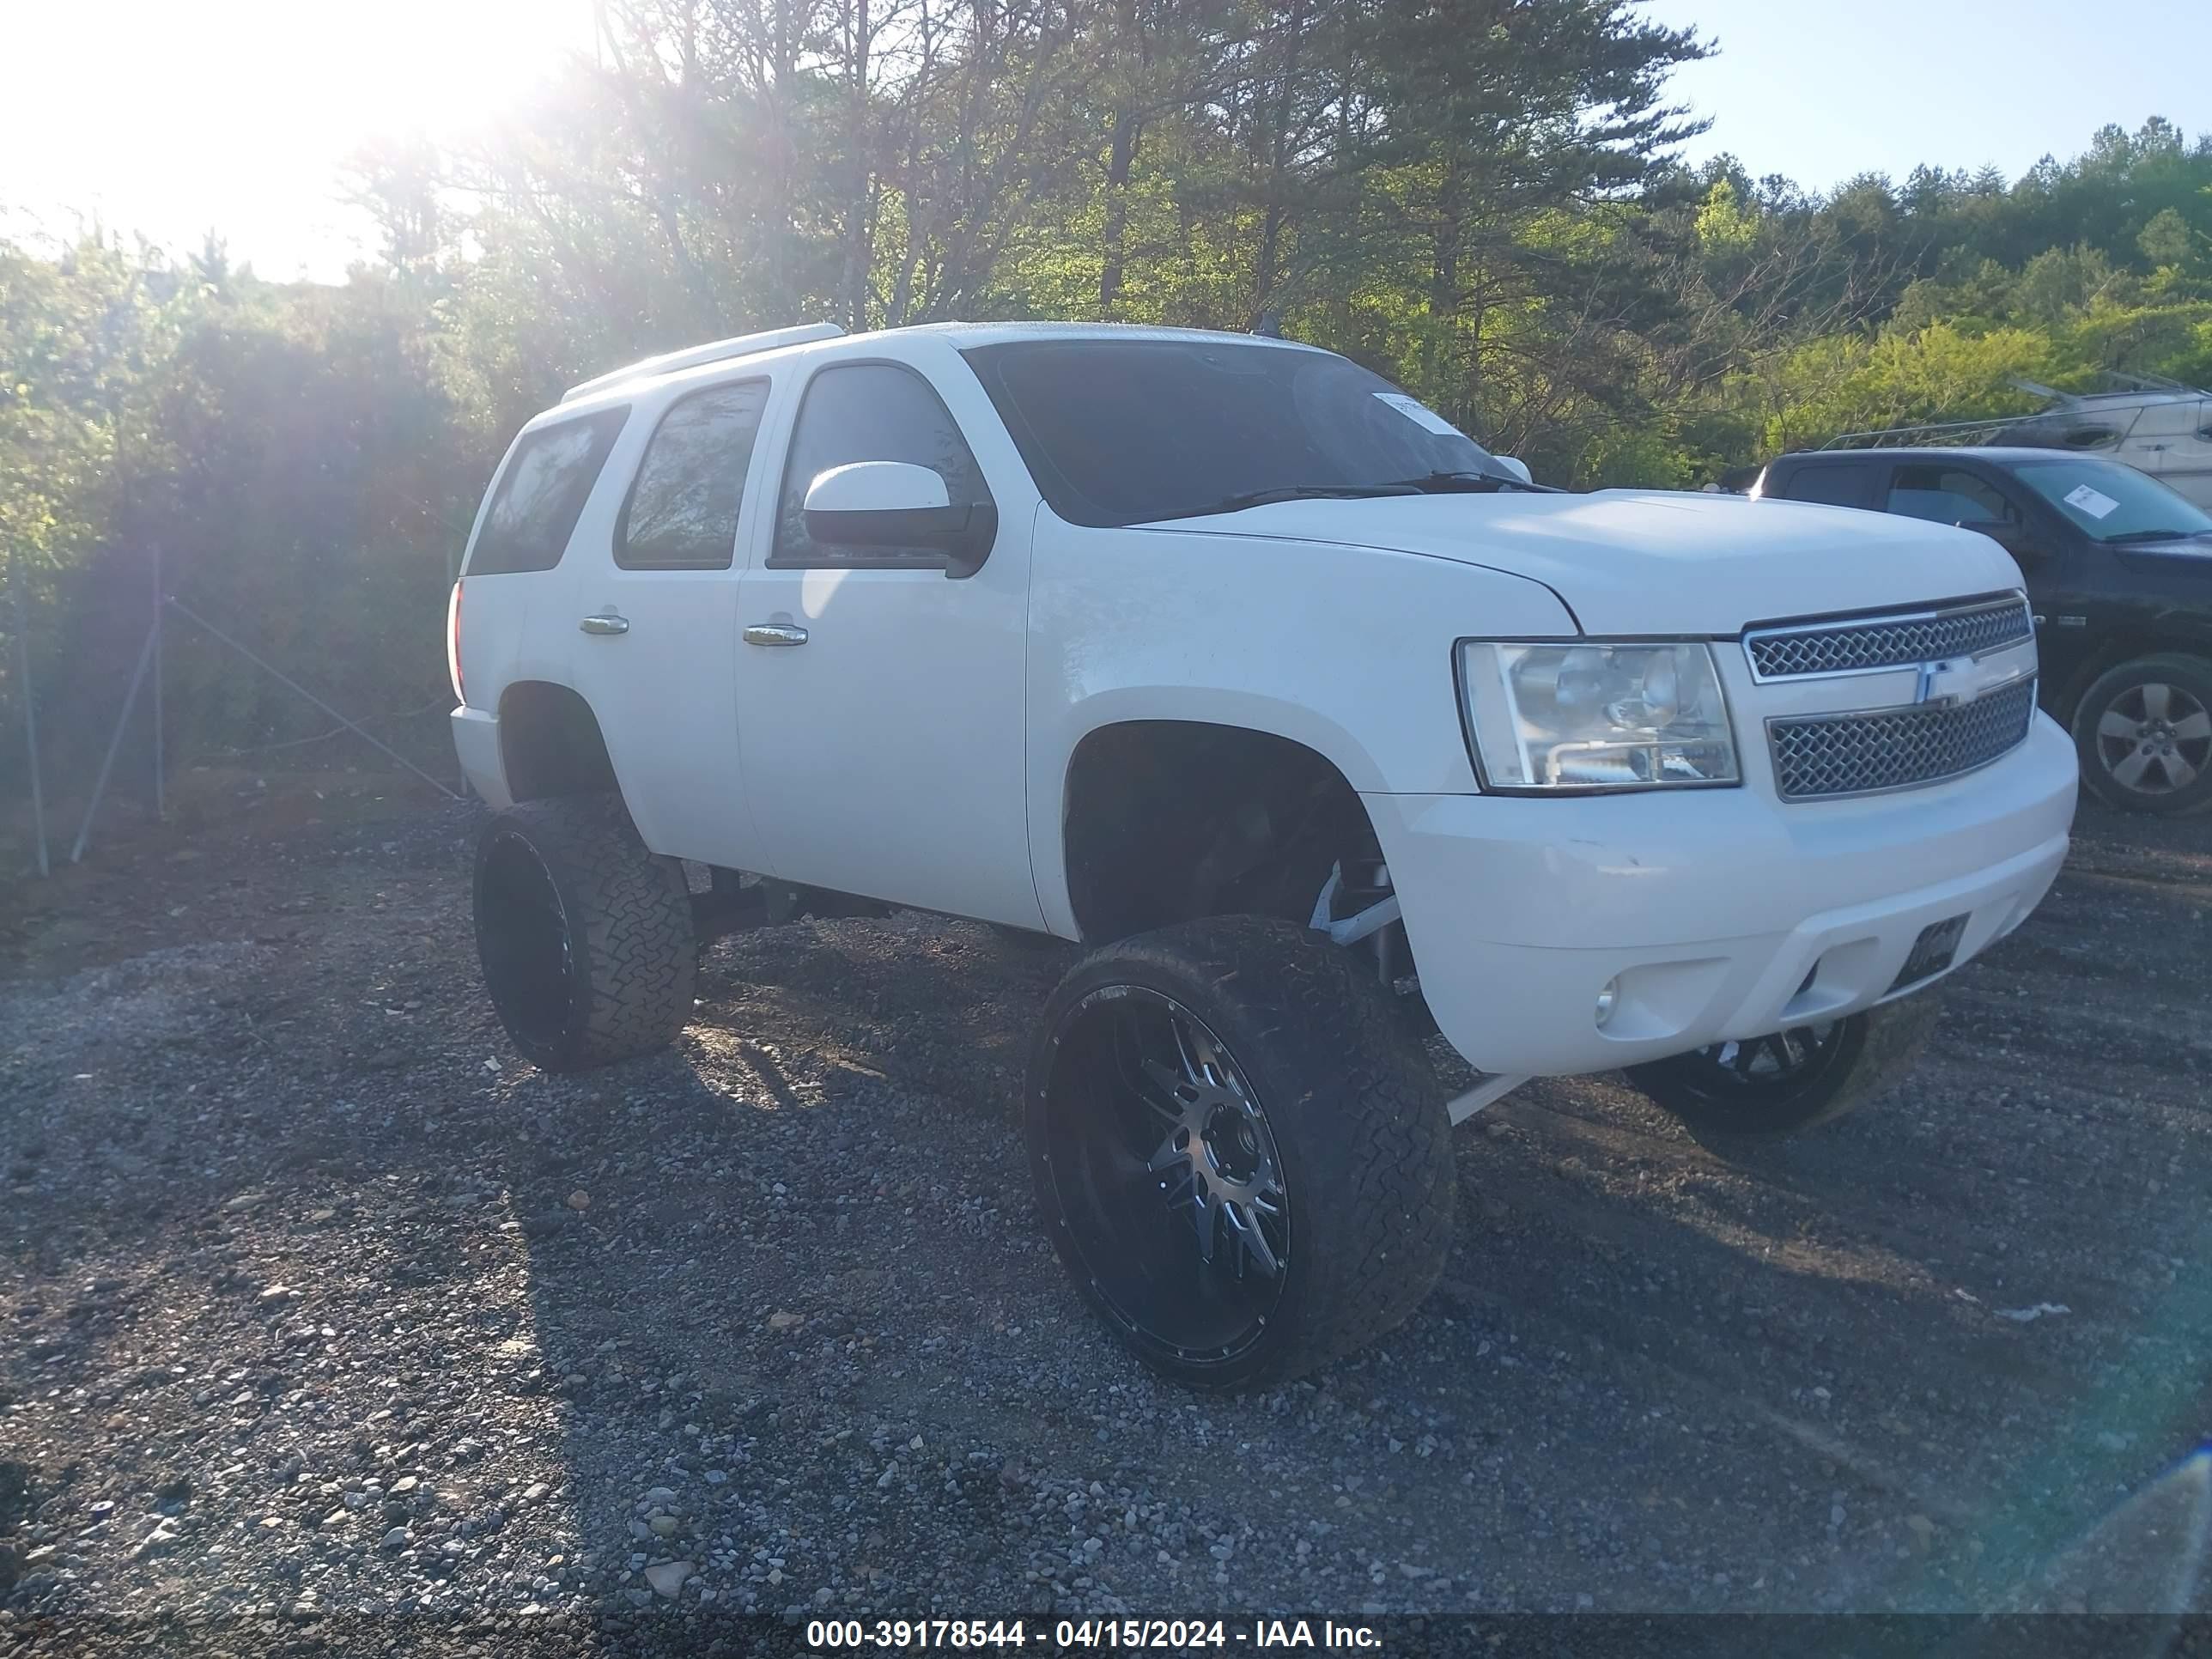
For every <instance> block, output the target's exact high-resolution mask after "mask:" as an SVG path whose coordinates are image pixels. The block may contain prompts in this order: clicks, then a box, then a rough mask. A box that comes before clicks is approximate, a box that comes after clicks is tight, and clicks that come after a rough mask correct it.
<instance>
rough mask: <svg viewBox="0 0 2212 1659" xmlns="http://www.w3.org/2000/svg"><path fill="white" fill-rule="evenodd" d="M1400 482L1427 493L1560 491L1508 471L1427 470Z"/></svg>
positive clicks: (1545, 493) (1463, 493)
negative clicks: (1528, 481)
mask: <svg viewBox="0 0 2212 1659" xmlns="http://www.w3.org/2000/svg"><path fill="white" fill-rule="evenodd" d="M1398 482H1399V483H1401V484H1405V485H1407V486H1408V487H1409V488H1411V489H1418V490H1419V491H1420V492H1421V493H1422V494H1423V495H1488V494H1489V493H1490V492H1491V491H1492V490H1498V489H1527V490H1533V491H1534V492H1535V493H1536V494H1538V495H1557V494H1558V493H1559V492H1558V491H1557V490H1555V489H1553V488H1552V487H1551V486H1550V485H1549V484H1540V483H1522V481H1521V480H1520V479H1518V478H1516V477H1513V476H1512V475H1511V474H1510V473H1505V472H1425V473H1423V474H1422V475H1421V476H1420V477H1418V478H1401V479H1399V480H1398Z"/></svg>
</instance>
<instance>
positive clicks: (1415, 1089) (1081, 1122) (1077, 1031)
mask: <svg viewBox="0 0 2212 1659" xmlns="http://www.w3.org/2000/svg"><path fill="white" fill-rule="evenodd" d="M1024 1127H1025V1129H1026V1132H1027V1138H1028V1144H1029V1153H1030V1172H1031V1176H1032V1178H1033V1180H1034V1183H1035V1187H1036V1200H1037V1206H1038V1210H1039V1212H1040V1215H1041V1217H1042V1221H1043V1223H1044V1226H1045V1230H1046V1231H1047V1233H1048V1236H1049V1237H1051V1239H1052V1242H1053V1245H1054V1249H1056V1250H1057V1251H1058V1252H1059V1255H1060V1260H1061V1261H1062V1262H1063V1263H1064V1264H1065V1265H1066V1267H1067V1270H1068V1272H1069V1273H1070V1274H1071V1275H1072V1276H1073V1279H1074V1280H1075V1283H1076V1285H1077V1288H1078V1289H1079V1291H1081V1293H1082V1295H1083V1297H1084V1298H1085V1300H1086V1301H1088V1302H1089V1303H1090V1304H1091V1306H1092V1307H1093V1308H1094V1309H1095V1310H1097V1312H1098V1313H1099V1314H1100V1315H1101V1316H1103V1318H1104V1319H1105V1321H1106V1322H1107V1324H1108V1326H1109V1328H1112V1329H1113V1330H1114V1332H1115V1334H1117V1335H1118V1336H1119V1337H1121V1340H1122V1341H1123V1342H1125V1343H1126V1344H1127V1346H1129V1348H1130V1349H1131V1350H1132V1351H1133V1352H1134V1353H1135V1354H1136V1356H1137V1357H1138V1358H1139V1359H1140V1360H1142V1361H1143V1362H1144V1363H1145V1364H1146V1365H1148V1366H1150V1367H1151V1368H1152V1370H1155V1371H1158V1373H1160V1374H1161V1375H1162V1376H1167V1377H1170V1378H1172V1379H1174V1380H1175V1381H1176V1382H1179V1383H1185V1384H1188V1385H1189V1386H1192V1387H1195V1388H1201V1389H1253V1388H1265V1387H1269V1386H1272V1385H1273V1384H1276V1383H1285V1382H1288V1381H1289V1380H1291V1378H1293V1377H1297V1376H1302V1375H1304V1373H1306V1372H1308V1371H1310V1370H1314V1369H1315V1368H1316V1367H1317V1366H1320V1365H1322V1364H1327V1363H1328V1361H1330V1360H1332V1359H1334V1358H1338V1357H1340V1355H1343V1354H1346V1353H1349V1352H1352V1350H1354V1349H1356V1348H1358V1347H1359V1346H1362V1345H1364V1344H1365V1343H1367V1342H1369V1341H1371V1340H1373V1339H1375V1338H1376V1337H1377V1336H1380V1335H1381V1334H1383V1333H1384V1332H1386V1331H1389V1330H1390V1329H1391V1328H1394V1327H1395V1326H1396V1325H1398V1324H1399V1323H1401V1322H1402V1321H1403V1320H1404V1319H1405V1318H1406V1317H1407V1315H1409V1314H1410V1313H1412V1311H1413V1309H1414V1308H1415V1307H1416V1306H1418V1305H1419V1303H1420V1302H1421V1300H1422V1298H1423V1297H1425V1296H1426V1295H1427V1294H1428V1292H1429V1291H1430V1289H1431V1287H1432V1286H1433V1285H1435V1283H1436V1281H1437V1276H1438V1274H1439V1273H1442V1271H1443V1262H1444V1253H1445V1250H1446V1249H1447V1248H1448V1247H1449V1242H1450V1237H1451V1217H1452V1202H1453V1193H1454V1187H1455V1180H1454V1175H1453V1169H1452V1158H1451V1144H1450V1126H1449V1120H1448V1118H1447V1116H1446V1114H1445V1110H1444V1104H1443V1094H1442V1091H1441V1089H1440V1088H1439V1086H1438V1085H1437V1079H1436V1076H1435V1073H1434V1072H1433V1071H1432V1070H1431V1067H1430V1066H1429V1064H1428V1062H1427V1060H1426V1057H1425V1055H1424V1054H1422V1052H1421V1049H1420V1048H1419V1045H1418V1044H1416V1043H1415V1042H1413V1041H1412V1040H1411V1039H1410V1038H1409V1037H1408V1036H1407V1034H1406V1031H1405V1030H1404V1027H1403V1025H1402V1024H1401V1022H1400V1020H1399V1018H1398V1015H1397V1012H1396V1011H1395V1009H1394V1008H1393V1007H1392V1006H1391V1004H1390V999H1389V995H1388V994H1387V993H1386V992H1385V991H1384V990H1383V987H1381V986H1380V985H1378V984H1377V983H1376V981H1374V979H1373V977H1372V975H1369V974H1366V973H1364V972H1363V971H1362V970H1361V968H1360V966H1359V964H1358V963H1356V962H1354V961H1352V959H1351V958H1349V957H1347V956H1346V955H1345V954H1344V953H1343V952H1341V951H1338V950H1336V949H1335V948H1334V946H1333V945H1330V944H1328V941H1327V939H1325V938H1324V937H1322V936H1319V935H1316V933H1313V932H1312V931H1311V930H1310V929H1308V928H1305V927H1300V926H1299V925H1297V923H1294V922H1288V921H1275V920H1271V919H1267V918H1261V917H1254V916H1217V917H1212V918H1208V919H1206V920H1204V921H1193V922H1187V923H1183V924H1181V925H1179V926H1176V927H1166V928H1162V929H1160V930H1159V931H1158V932H1156V933H1145V934H1140V935H1139V936H1138V937H1136V938H1134V939H1127V940H1124V941H1122V942H1121V943H1119V944H1116V945H1108V946H1106V947H1105V948H1104V949H1103V950H1100V951H1094V952H1093V953H1092V954H1091V955H1090V956H1088V957H1085V959H1084V960H1083V961H1082V962H1080V963H1078V964H1077V965H1076V967H1075V969H1073V971H1072V972H1071V973H1069V975H1067V977H1066V979H1065V980H1063V981H1061V983H1060V987H1059V989H1058V990H1056V991H1055V992H1054V994H1053V995H1052V998H1051V1000H1050V1001H1049V1002H1048V1004H1047V1006H1046V1008H1045V1012H1044V1018H1043V1020H1042V1024H1040V1026H1039V1029H1038V1033H1037V1037H1036V1043H1035V1045H1034V1048H1033V1049H1032V1052H1031V1055H1030V1063H1029V1067H1028V1074H1027V1079H1026V1086H1025V1090H1024Z"/></svg>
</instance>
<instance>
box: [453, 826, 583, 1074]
mask: <svg viewBox="0 0 2212 1659" xmlns="http://www.w3.org/2000/svg"><path fill="white" fill-rule="evenodd" d="M477 948H478V950H479V951H480V953H481V954H482V956H483V969H484V982H485V984H486V986H487V987H489V990H490V992H491V1000H492V1006H493V1007H494V1008H495V1009H497V1010H498V1012H499V1017H500V1018H501V1021H502V1022H503V1023H504V1024H506V1026H507V1030H509V1031H510V1032H512V1033H513V1035H514V1036H516V1037H517V1038H518V1039H519V1040H520V1041H522V1042H535V1043H540V1044H544V1045H549V1046H550V1045H551V1044H553V1043H556V1042H559V1041H560V1039H561V1037H562V1035H563V1034H564V1033H565V1032H566V1031H567V1030H568V1021H569V1011H570V1009H571V1007H572V1006H573V1003H574V978H575V951H574V947H573V946H572V945H571V944H570V941H569V938H568V912H567V911H566V910H565V909H563V908H562V903H561V893H560V890H559V889H558V888H556V886H555V885H554V884H553V877H552V873H551V872H550V871H548V870H547V869H546V867H545V861H544V860H543V859H541V858H539V857H538V850H537V848H533V847H532V846H531V844H530V843H529V842H527V841H526V840H524V839H523V838H522V837H521V836H517V835H513V834H497V835H495V836H493V838H492V841H491V844H490V845H489V847H487V848H485V849H484V854H483V860H482V863H481V864H480V865H479V866H478V869H477Z"/></svg>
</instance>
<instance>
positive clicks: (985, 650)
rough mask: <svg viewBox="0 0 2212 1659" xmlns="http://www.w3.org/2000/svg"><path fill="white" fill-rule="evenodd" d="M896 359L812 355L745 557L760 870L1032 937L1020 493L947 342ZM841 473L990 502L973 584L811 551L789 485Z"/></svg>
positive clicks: (799, 492)
mask: <svg viewBox="0 0 2212 1659" xmlns="http://www.w3.org/2000/svg"><path fill="white" fill-rule="evenodd" d="M933 346H934V343H933V342H929V341H926V340H925V341H921V342H918V343H915V344H914V345H913V346H911V347H910V348H909V349H910V350H911V351H912V352H913V353H914V354H915V356H916V357H917V358H919V359H920V360H921V362H925V363H927V364H928V366H929V367H930V368H931V373H930V374H928V375H927V376H925V375H924V374H922V373H921V370H920V368H918V367H916V366H915V364H914V363H912V362H892V361H888V360H880V359H879V360H872V361H854V360H850V359H842V360H839V359H833V360H831V361H830V362H827V363H824V364H823V365H822V366H821V367H820V368H817V369H816V370H815V372H814V374H812V376H811V379H810V380H808V382H807V384H806V385H805V387H804V388H803V389H802V391H801V392H800V396H799V411H798V416H797V419H796V421H795V422H783V421H781V420H779V421H778V422H777V423H776V424H777V427H778V428H779V430H782V429H785V428H788V430H789V433H790V436H789V440H788V442H787V445H784V446H780V453H778V454H777V455H776V456H775V458H774V459H775V465H776V467H777V472H776V474H775V477H777V479H778V480H779V482H778V483H776V484H775V486H773V487H774V489H775V492H776V499H775V509H774V511H775V521H774V524H773V526H772V533H771V535H770V536H769V538H767V539H768V541H769V547H768V550H767V554H766V557H765V559H764V561H763V562H762V563H760V564H758V565H757V566H756V567H755V568H753V569H751V570H750V571H749V572H748V573H747V574H746V575H745V578H744V606H743V617H742V623H743V625H744V637H745V638H746V640H747V641H748V642H747V643H744V644H742V645H740V646H739V647H738V708H739V709H740V711H741V714H742V719H741V721H740V725H741V728H742V733H743V737H742V741H743V744H744V764H745V769H746V774H747V776H748V777H749V778H750V779H751V780H752V783H753V805H754V810H755V811H756V812H757V815H758V817H759V820H760V827H761V833H762V836H763V842H764V845H765V848H766V853H767V863H766V864H765V865H764V866H757V867H762V868H765V869H767V870H769V872H772V873H774V874H775V875H776V876H778V877H780V878H782V879H784V880H786V881H791V882H798V883H801V884H807V885H811V886H817V887H827V888H831V889H834V890H838V891H841V892H851V893H859V894H861V895H864V896H867V897H870V898H877V899H884V900H889V901H890V902H894V903H899V904H911V905H915V906H918V907H920V908H924V909H933V910H941V911H944V912H945V913H947V914H949V915H960V916H970V917H975V918H977V919H980V920H983V921H1001V922H1006V923H1010V924H1012V925H1013V926H1016V927H1042V926H1043V916H1042V911H1041V909H1040V908H1039V906H1038V903H1037V896H1036V881H1035V879H1034V878H1033V877H1032V875H1031V873H1030V852H1029V828H1028V825H1029V817H1028V805H1027V777H1026V756H1027V725H1026V719H1025V714H1024V706H1025V698H1024V692H1025V675H1026V651H1027V641H1028V619H1029V580H1030V536H1031V527H1032V526H1033V525H1034V523H1035V521H1036V509H1037V496H1036V490H1035V489H1034V487H1033V486H1031V484H1030V481H1029V475H1028V472H1027V471H1026V470H1025V469H1024V468H1023V466H1022V465H1021V462H1020V459H1019V458H1018V456H1017V455H1016V454H1015V453H1014V449H1013V445H1012V441H1011V440H1009V439H1008V438H1007V436H1006V431H1005V428H1003V427H1001V426H1000V424H999V422H998V416H997V415H996V414H995V413H994V411H993V410H992V409H991V406H990V403H989V400H988V399H987V398H986V397H985V396H984V394H983V389H982V387H981V385H980V384H978V383H977V382H976V380H975V375H974V374H973V372H972V371H971V370H969V368H968V367H967V365H966V364H965V363H963V362H961V361H960V359H959V357H958V356H957V353H955V352H954V351H953V350H952V349H951V348H950V347H949V346H945V347H935V349H933ZM854 461H905V462H908V463H911V464H914V465H920V466H926V467H929V468H932V469H933V470H934V471H937V472H938V473H939V474H940V475H941V476H942V477H944V479H945V489H946V495H947V499H949V500H950V501H953V502H954V503H956V504H963V503H980V502H984V501H990V502H992V503H994V505H995V506H996V507H997V508H998V513H999V525H1000V528H999V532H998V540H997V542H996V544H994V547H993V548H992V550H991V551H990V554H989V556H987V558H986V559H985V560H984V562H983V564H982V567H981V568H980V569H978V570H977V571H976V572H975V574H973V575H971V576H966V577H962V578H959V579H955V578H953V577H951V576H950V575H948V574H946V570H945V562H944V560H943V557H942V556H940V555H933V554H931V553H929V552H928V551H927V550H922V549H916V550H913V551H912V552H911V553H908V554H902V553H900V552H899V551H897V550H884V549H880V548H878V549H870V550H865V551H864V550H859V549H854V548H850V547H842V546H838V545H835V544H825V543H821V542H817V541H816V540H814V539H813V538H811V536H810V535H809V534H808V532H807V528H806V520H805V513H804V511H803V507H804V503H805V497H806V489H807V486H808V485H809V484H810V483H812V482H813V480H814V479H815V478H816V477H818V476H819V475H820V474H821V473H823V472H824V471H828V470H829V469H830V468H832V467H836V466H842V465H846V464H847V463H848V462H854Z"/></svg>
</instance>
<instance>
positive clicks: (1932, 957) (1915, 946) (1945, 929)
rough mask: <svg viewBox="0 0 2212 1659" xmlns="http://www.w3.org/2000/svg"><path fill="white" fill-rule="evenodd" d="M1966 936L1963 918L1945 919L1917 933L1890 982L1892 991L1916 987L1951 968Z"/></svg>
mask: <svg viewBox="0 0 2212 1659" xmlns="http://www.w3.org/2000/svg"><path fill="white" fill-rule="evenodd" d="M1965 937H1966V917H1965V916H1963V915H1959V916H1947V917H1945V918H1944V919H1943V920H1942V921H1931V922H1929V924H1928V925H1927V926H1926V927H1923V928H1922V929H1921V930H1920V937H1919V938H1917V939H1914V940H1913V941H1912V950H1911V953H1910V954H1909V955H1907V956H1906V957H1905V966H1904V967H1902V968H1900V969H1898V970H1897V977H1896V978H1895V979H1893V980H1892V981H1890V982H1889V988H1890V990H1891V991H1893V992H1895V991H1902V990H1903V989H1904V988H1905V987H1906V986H1908V985H1917V984H1918V983H1919V982H1920V981H1922V980H1923V979H1932V978H1934V977H1935V976H1936V975H1937V974H1940V973H1942V971H1943V970H1944V969H1946V968H1948V967H1949V966H1950V965H1951V959H1952V958H1953V957H1955V956H1957V955H1958V954H1959V941H1960V939H1964V938H1965Z"/></svg>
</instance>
